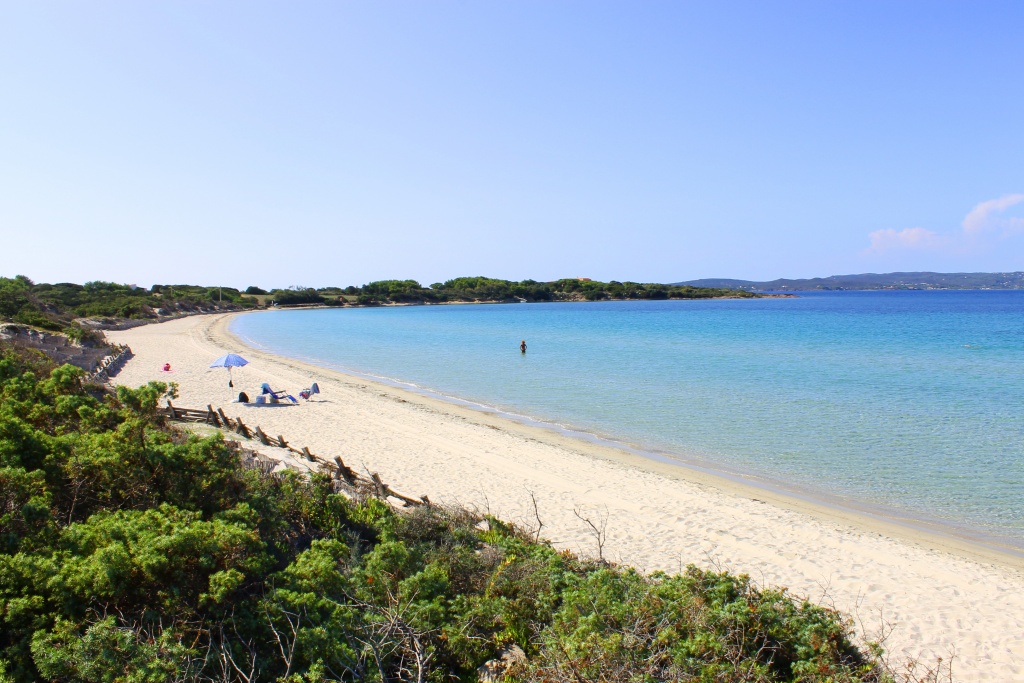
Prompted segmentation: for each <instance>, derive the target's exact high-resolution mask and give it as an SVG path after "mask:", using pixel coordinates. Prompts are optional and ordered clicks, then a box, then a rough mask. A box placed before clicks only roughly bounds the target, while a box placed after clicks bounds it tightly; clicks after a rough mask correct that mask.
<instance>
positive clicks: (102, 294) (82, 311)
mask: <svg viewBox="0 0 1024 683" xmlns="http://www.w3.org/2000/svg"><path fill="white" fill-rule="evenodd" d="M253 305H255V302H254V301H252V300H250V299H245V298H243V297H242V296H241V294H240V292H239V291H238V290H237V289H232V288H230V287H196V286H193V285H154V286H153V287H152V288H150V289H145V288H143V287H135V286H133V285H119V284H115V283H113V282H86V283H85V284H84V285H76V284H72V283H68V282H64V283H59V284H55V285H51V284H35V283H34V282H32V281H31V280H30V279H28V278H27V277H25V276H24V275H19V276H17V277H14V278H6V277H0V319H7V320H11V321H13V322H18V323H22V324H25V325H32V326H34V327H39V328H42V329H45V330H62V331H65V332H69V333H71V334H72V335H74V334H75V333H76V331H77V330H76V327H75V325H74V324H73V321H74V319H75V318H86V317H98V318H104V317H109V318H132V319H147V318H155V317H157V316H158V315H165V316H166V315H171V314H174V313H184V312H194V311H205V310H212V309H213V308H215V307H217V308H227V309H234V308H240V307H249V306H253Z"/></svg>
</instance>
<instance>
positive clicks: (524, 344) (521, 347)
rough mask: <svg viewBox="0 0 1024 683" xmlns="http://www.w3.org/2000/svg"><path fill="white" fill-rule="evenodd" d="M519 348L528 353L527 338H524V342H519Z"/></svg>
mask: <svg viewBox="0 0 1024 683" xmlns="http://www.w3.org/2000/svg"><path fill="white" fill-rule="evenodd" d="M519 350H520V351H521V352H522V353H526V340H525V339H524V340H523V341H522V342H520V344H519Z"/></svg>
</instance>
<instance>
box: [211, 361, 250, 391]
mask: <svg viewBox="0 0 1024 683" xmlns="http://www.w3.org/2000/svg"><path fill="white" fill-rule="evenodd" d="M248 364H249V361H247V360H246V359H244V358H242V357H241V356H239V355H238V354H237V353H229V354H228V355H226V356H221V357H220V358H218V359H217V360H215V361H213V362H212V363H210V367H211V368H227V369H228V386H229V387H233V386H235V382H234V380H233V379H232V378H231V368H240V367H242V366H243V365H248Z"/></svg>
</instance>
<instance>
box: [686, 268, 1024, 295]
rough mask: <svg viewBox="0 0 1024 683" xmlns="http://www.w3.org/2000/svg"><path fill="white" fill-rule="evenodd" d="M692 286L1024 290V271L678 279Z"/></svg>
mask: <svg viewBox="0 0 1024 683" xmlns="http://www.w3.org/2000/svg"><path fill="white" fill-rule="evenodd" d="M673 284H675V285H688V286H690V287H720V288H725V289H741V290H744V291H748V292H778V291H789V292H799V291H811V290H851V289H852V290H866V289H867V290H870V289H1024V272H1015V273H862V274H861V275H831V276H829V277H815V278H809V279H803V280H787V279H779V280H771V281H769V282H754V281H752V280H730V279H728V278H705V279H703V280H689V281H688V282H676V283H673Z"/></svg>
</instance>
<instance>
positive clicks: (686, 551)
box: [108, 316, 1024, 681]
mask: <svg viewBox="0 0 1024 683" xmlns="http://www.w3.org/2000/svg"><path fill="white" fill-rule="evenodd" d="M226 324H227V317H226V316H197V317H191V318H184V319H180V320H174V321H171V322H167V323H163V324H160V325H148V326H144V327H139V328H135V329H132V330H127V331H123V332H112V333H109V334H108V337H110V338H111V339H113V340H114V341H117V342H121V343H126V344H128V345H130V346H131V348H132V350H133V351H134V353H135V357H134V359H132V360H131V361H129V362H128V364H127V365H126V366H125V368H124V369H123V370H122V371H121V373H120V374H119V375H118V377H117V378H116V381H117V382H119V383H122V384H127V385H131V386H136V385H139V384H142V383H145V382H146V381H149V380H151V379H160V380H163V381H167V380H171V381H175V382H178V384H179V385H180V389H179V391H180V398H179V399H178V400H177V401H176V404H178V405H181V406H184V407H194V408H200V407H205V406H206V405H207V404H208V403H212V404H213V405H214V407H217V406H221V407H222V408H223V409H224V410H225V412H226V413H227V414H228V415H230V416H241V417H242V418H243V420H245V422H246V424H249V425H252V426H254V425H260V426H261V427H262V428H263V429H264V431H266V432H268V433H271V434H275V435H276V434H282V435H284V436H285V438H286V439H288V440H289V441H290V442H291V443H293V444H296V445H299V446H302V445H306V446H309V448H310V450H312V451H313V452H314V453H317V454H320V455H325V456H329V457H333V456H335V455H340V456H341V457H343V458H344V459H345V461H346V463H347V464H349V465H350V466H352V467H355V468H358V469H360V470H364V471H365V470H370V471H374V472H379V473H380V474H381V475H382V477H383V478H384V481H386V482H387V483H389V484H391V485H393V486H394V487H395V488H396V489H398V490H400V491H402V492H404V493H408V494H413V495H421V494H427V495H429V496H430V498H431V500H434V501H443V502H460V503H464V504H468V505H474V506H477V507H479V508H487V509H489V510H490V511H491V512H493V513H495V514H497V515H499V516H501V517H504V518H506V519H510V520H512V521H521V522H522V523H523V524H525V525H526V526H531V525H533V524H535V523H534V512H533V506H532V503H531V500H530V493H531V492H532V493H533V495H534V496H535V497H536V501H537V508H538V511H539V514H540V518H541V519H542V520H543V524H544V527H543V531H542V534H543V535H544V536H545V537H547V538H549V539H551V540H552V541H553V542H554V543H555V544H556V545H558V546H560V547H567V548H571V549H573V550H577V551H580V552H583V553H586V554H596V552H597V544H596V542H595V540H594V537H593V535H592V534H589V533H588V530H587V528H586V526H585V525H584V523H583V522H581V521H580V519H579V518H577V517H576V515H575V514H574V509H577V510H580V511H581V512H582V514H584V515H585V516H589V517H590V518H591V519H593V520H594V521H595V522H597V521H599V520H600V519H602V518H604V517H606V518H607V541H606V543H605V545H604V555H605V557H606V558H609V559H612V560H616V561H622V562H627V563H630V564H632V565H634V566H637V567H639V568H641V569H644V570H655V569H662V570H667V571H677V570H679V568H680V567H681V566H682V565H685V564H688V563H693V564H698V565H702V566H707V565H709V564H716V565H718V566H720V567H722V568H726V569H729V570H732V571H735V572H737V573H740V572H743V573H747V574H750V575H751V576H752V577H753V578H754V579H755V580H757V581H763V582H765V583H771V584H781V585H785V586H788V587H789V588H790V590H791V591H792V592H793V593H794V594H796V595H802V596H810V597H811V599H813V600H818V599H820V598H821V596H822V594H823V592H826V591H827V594H828V598H826V600H827V601H829V602H830V603H831V604H834V606H835V607H837V608H839V609H841V610H844V611H846V612H848V613H851V614H855V615H856V616H857V618H858V621H859V623H860V626H859V628H858V632H859V633H861V634H862V635H863V636H866V637H868V638H872V637H876V636H877V634H878V631H879V629H880V628H881V624H882V623H883V622H885V623H888V624H889V625H891V627H892V629H893V630H892V633H891V635H890V636H889V639H888V641H887V643H886V646H887V649H888V650H889V651H890V652H891V658H892V659H893V660H900V661H904V660H906V659H908V658H920V659H921V660H923V661H931V662H934V660H935V658H937V657H942V658H944V659H945V660H947V661H948V660H949V657H950V653H951V652H953V651H955V654H956V656H955V658H954V659H953V674H954V677H955V678H956V679H957V680H962V681H1024V572H1022V568H1024V562H1022V561H1021V560H1020V559H1019V558H1014V557H1010V556H1000V555H998V554H996V553H991V552H986V551H984V550H982V549H972V548H970V547H966V546H964V545H963V544H960V543H957V542H955V541H950V540H946V539H942V538H938V537H934V536H929V535H926V534H922V533H919V532H912V531H910V530H907V529H903V528H902V527H894V526H889V525H886V524H884V523H880V522H878V521H877V520H871V519H866V518H859V517H856V516H853V515H851V514H848V513H841V512H837V511H835V510H829V509H826V508H821V507H816V506H814V505H812V504H809V503H805V502H801V501H796V500H791V499H786V498H782V497H780V496H778V495H774V494H770V493H767V492H764V491H759V490H756V489H750V488H745V487H743V486H742V485H738V484H736V483H734V482H731V481H727V480H722V479H718V478H716V477H713V476H709V475H704V474H701V473H697V472H692V471H690V470H686V469H684V468H680V467H676V466H671V465H664V464H660V463H657V462H652V461H650V460H647V459H645V458H642V457H640V456H636V455H633V454H630V453H626V452H623V451H618V450H614V449H611V448H606V447H603V446H599V445H596V444H592V443H589V442H586V441H582V440H576V439H572V438H569V437H565V436H562V435H560V434H557V433H554V432H550V431H548V430H545V429H541V428H536V427H531V426H527V425H521V424H519V423H516V422H513V421H509V420H505V419H502V418H500V417H498V416H494V415H489V414H486V413H481V412H477V411H473V410H470V409H467V408H462V407H460V406H453V405H450V404H447V403H443V402H440V401H437V400H434V399H432V398H427V397H423V396H419V395H417V394H413V393H410V392H405V391H403V390H400V389H395V388H391V387H387V386H384V385H379V384H375V383H372V382H368V381H365V380H362V379H360V378H357V377H351V376H347V375H343V374H340V373H336V372H332V371H328V370H323V369H320V368H316V367H314V366H310V365H306V364H303V363H301V362H299V361H293V360H290V359H284V358H280V357H277V356H272V355H270V354H266V353H263V352H260V351H255V350H252V349H247V348H244V347H243V345H242V344H241V342H239V341H238V340H237V339H235V338H234V337H232V336H231V335H230V334H229V333H228V332H227V330H226V326H227V325H226ZM227 352H240V353H242V354H243V355H244V356H245V357H246V358H248V359H249V360H250V361H251V362H250V364H249V365H248V366H246V367H245V368H242V369H240V370H237V371H235V373H234V376H235V388H234V389H230V388H228V386H227V373H226V371H225V370H223V369H218V370H210V369H209V368H208V367H207V366H208V365H209V363H210V362H211V361H212V360H213V359H214V358H216V357H217V356H220V355H223V354H224V353H227ZM165 362H169V363H171V365H172V368H173V370H174V372H173V373H171V374H166V373H162V372H160V367H161V366H162V365H163V364H164V363H165ZM264 381H266V382H269V383H270V384H271V386H273V387H274V388H275V389H281V388H283V389H286V390H288V391H289V392H290V393H292V394H295V395H298V391H299V390H300V389H301V388H303V387H306V386H308V385H309V384H310V383H311V382H312V381H316V382H318V383H319V385H320V387H321V390H322V392H323V393H322V394H321V395H320V396H319V397H317V398H318V399H319V400H318V401H316V402H310V403H302V404H301V405H298V406H292V407H269V408H255V407H246V406H242V405H238V404H232V403H230V401H231V400H232V399H233V398H234V397H235V396H236V395H237V392H238V391H240V390H244V391H246V392H248V393H249V395H250V396H252V395H254V394H255V393H258V387H259V384H260V383H261V382H264ZM766 501H767V502H766Z"/></svg>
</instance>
